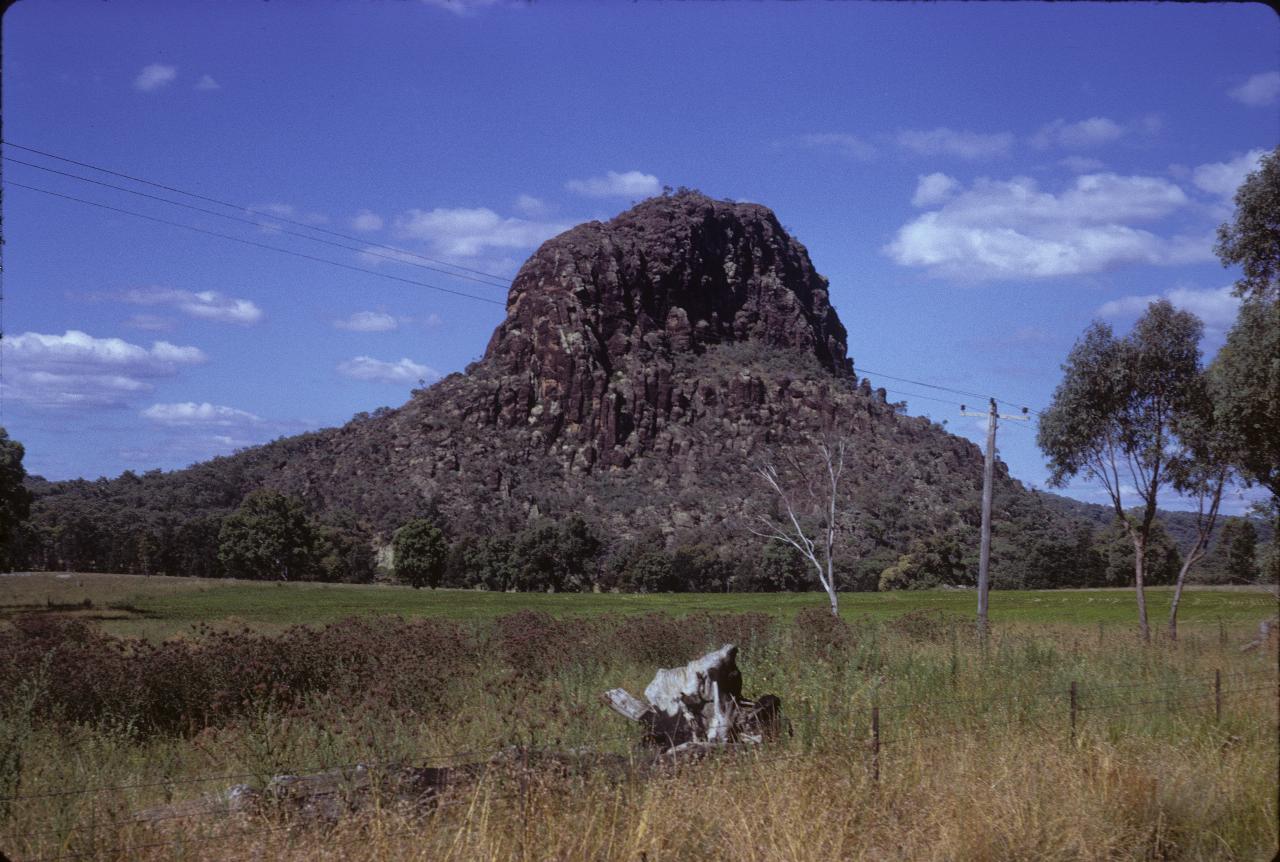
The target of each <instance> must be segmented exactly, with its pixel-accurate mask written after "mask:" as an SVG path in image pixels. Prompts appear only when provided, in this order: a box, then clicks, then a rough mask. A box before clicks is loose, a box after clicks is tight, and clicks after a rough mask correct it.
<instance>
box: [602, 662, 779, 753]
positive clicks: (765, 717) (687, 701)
mask: <svg viewBox="0 0 1280 862" xmlns="http://www.w3.org/2000/svg"><path fill="white" fill-rule="evenodd" d="M737 658H738V648H737V647H736V646H734V645H733V644H725V645H724V646H722V647H720V649H718V650H714V651H713V652H709V653H707V654H706V655H704V656H702V657H700V658H696V659H694V660H693V661H691V662H689V663H688V664H686V665H684V666H683V667H675V668H659V669H658V672H657V673H656V674H654V677H653V680H652V682H650V683H649V684H648V685H647V686H645V689H644V696H645V700H647V701H648V703H645V702H644V701H641V700H639V699H638V698H636V697H634V696H633V695H632V694H631V693H630V692H628V691H626V690H625V689H621V688H614V689H610V690H609V691H606V692H605V693H604V702H605V704H606V705H608V706H609V708H610V709H612V710H613V711H614V712H616V713H618V714H619V715H621V716H623V717H624V718H627V719H630V720H631V721H635V722H638V723H639V724H640V725H642V726H643V727H644V730H645V733H644V741H645V743H646V744H648V745H653V746H656V747H658V748H660V749H663V750H665V751H682V750H687V749H690V748H695V747H710V746H720V745H727V744H730V743H737V742H745V743H760V742H763V741H764V740H765V739H766V738H768V737H770V736H773V735H776V734H777V732H778V731H779V729H780V728H781V726H782V701H781V700H779V699H778V698H777V697H776V696H774V695H771V694H770V695H765V696H763V697H761V698H759V699H758V700H754V701H752V700H747V699H745V698H744V697H743V696H742V673H741V672H740V671H739V670H738V662H737Z"/></svg>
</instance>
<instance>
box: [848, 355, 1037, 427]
mask: <svg viewBox="0 0 1280 862" xmlns="http://www.w3.org/2000/svg"><path fill="white" fill-rule="evenodd" d="M854 370H855V371H857V372H859V373H862V374H874V375H876V376H877V377H883V378H885V379H886V380H896V381H898V382H899V383H910V384H911V385H912V386H924V387H925V388H927V389H937V390H939V391H941V392H950V393H952V394H955V395H964V396H967V397H970V398H990V397H992V396H990V395H984V394H982V393H980V392H970V391H968V390H966V389H956V388H954V387H952V386H943V385H941V384H939V383H926V382H925V381H923V380H912V379H911V378H908V377H895V376H894V375H892V374H885V373H884V372H883V371H872V370H871V369H870V368H863V367H862V366H860V365H857V363H855V364H854ZM916 397H918V398H924V397H926V396H923V395H919V396H916ZM934 400H935V401H937V400H941V399H934ZM996 401H998V402H999V403H1001V404H1004V405H1006V406H1008V407H1016V408H1018V409H1022V408H1023V405H1022V404H1021V403H1019V402H1016V401H1008V400H1006V399H1004V398H996ZM944 403H947V404H951V403H958V402H950V401H947V402H944ZM1026 409H1027V411H1028V412H1030V413H1035V414H1036V415H1037V416H1039V415H1040V414H1039V413H1038V412H1037V411H1035V410H1032V409H1031V408H1030V407H1028V408H1026Z"/></svg>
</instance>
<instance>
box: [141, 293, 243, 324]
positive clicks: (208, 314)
mask: <svg viewBox="0 0 1280 862" xmlns="http://www.w3.org/2000/svg"><path fill="white" fill-rule="evenodd" d="M122 299H123V300H124V301H125V302H128V303H130V304H132V305H164V306H168V307H170V308H174V309H177V310H178V311H180V312H182V313H183V314H186V315H188V316H190V317H197V318H200V319H201V320H212V321H215V322H217V323H236V324H239V325H241V326H249V325H251V324H254V323H257V322H258V321H259V320H261V319H262V309H261V308H259V307H258V306H257V305H255V304H254V303H253V302H252V301H251V300H248V299H234V298H232V297H229V296H223V295H222V294H221V293H218V292H217V291H213V290H202V291H200V292H199V293H196V292H193V291H190V290H178V289H176V288H167V287H151V288H137V289H134V290H130V291H128V292H126V293H125V294H124V295H123V296H122Z"/></svg>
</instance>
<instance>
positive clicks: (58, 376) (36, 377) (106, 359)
mask: <svg viewBox="0 0 1280 862" xmlns="http://www.w3.org/2000/svg"><path fill="white" fill-rule="evenodd" d="M5 345H6V347H5V353H6V360H7V367H6V369H5V371H6V378H7V379H6V380H5V381H4V384H3V392H4V395H5V397H7V398H10V399H12V400H15V401H21V402H24V403H27V404H30V405H32V406H35V407H42V408H77V407H114V406H120V405H123V404H125V403H127V402H128V401H129V400H130V399H131V398H133V397H136V396H137V395H139V394H141V393H144V392H147V391H149V390H150V389H151V388H152V384H151V382H150V381H152V380H154V379H157V378H163V377H172V376H173V375H175V374H177V373H178V370H179V369H180V368H181V367H183V366H187V365H196V364H199V363H202V362H205V361H207V359H208V357H206V356H205V354H204V352H203V351H202V350H200V349H199V348H198V347H182V346H178V345H175V344H171V343H169V342H168V341H156V342H154V343H152V345H151V347H150V348H146V347H142V346H141V345H137V344H131V343H130V342H127V341H125V340H123V339H120V338H95V337H93V336H91V335H89V334H87V333H85V332H81V331H80V330H78V329H70V330H67V332H65V333H64V334H62V335H53V334H43V333H39V332H24V333H22V334H21V335H18V336H15V337H13V338H10V339H6V341H5Z"/></svg>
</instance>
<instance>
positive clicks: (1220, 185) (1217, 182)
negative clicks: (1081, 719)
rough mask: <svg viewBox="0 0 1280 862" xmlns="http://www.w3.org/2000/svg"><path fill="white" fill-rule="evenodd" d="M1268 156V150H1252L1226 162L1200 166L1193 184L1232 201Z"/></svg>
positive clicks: (1192, 177) (1192, 180) (1194, 175)
mask: <svg viewBox="0 0 1280 862" xmlns="http://www.w3.org/2000/svg"><path fill="white" fill-rule="evenodd" d="M1266 154H1267V151H1266V150H1250V151H1249V152H1247V153H1245V154H1244V155H1241V156H1236V157H1235V158H1234V159H1229V160H1228V161H1225V162H1210V163H1208V164H1204V165H1200V166H1199V167H1197V168H1196V169H1195V170H1194V171H1193V172H1192V174H1191V182H1193V183H1195V186H1196V188H1198V189H1200V190H1202V191H1206V192H1208V193H1209V194H1212V195H1217V196H1219V197H1221V198H1224V199H1227V200H1230V199H1231V198H1233V197H1235V193H1236V189H1238V188H1240V184H1241V183H1243V182H1244V180H1245V177H1247V176H1248V175H1249V174H1250V173H1252V172H1253V171H1256V170H1257V169H1258V165H1259V163H1260V162H1261V161H1262V157H1263V156H1265V155H1266Z"/></svg>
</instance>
